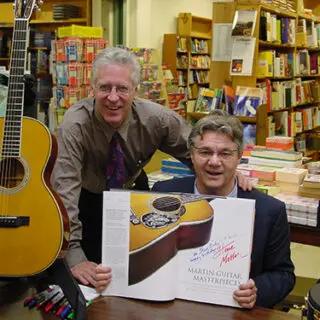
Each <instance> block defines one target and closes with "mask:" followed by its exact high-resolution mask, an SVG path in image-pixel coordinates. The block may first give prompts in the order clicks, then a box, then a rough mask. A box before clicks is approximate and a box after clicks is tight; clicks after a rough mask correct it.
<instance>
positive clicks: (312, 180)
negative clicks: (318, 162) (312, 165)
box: [302, 173, 320, 193]
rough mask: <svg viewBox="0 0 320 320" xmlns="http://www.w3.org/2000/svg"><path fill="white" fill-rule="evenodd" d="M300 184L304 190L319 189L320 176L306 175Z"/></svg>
mask: <svg viewBox="0 0 320 320" xmlns="http://www.w3.org/2000/svg"><path fill="white" fill-rule="evenodd" d="M302 184H303V186H304V187H306V188H314V189H320V174H310V173H309V174H307V175H306V177H305V178H304V180H303V183H302ZM319 193H320V190H319Z"/></svg>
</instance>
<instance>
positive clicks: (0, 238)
mask: <svg viewBox="0 0 320 320" xmlns="http://www.w3.org/2000/svg"><path fill="white" fill-rule="evenodd" d="M35 2H36V1H35V0H33V1H32V0H20V1H19V0H16V1H15V8H14V13H15V22H14V29H13V40H12V49H11V59H10V74H9V83H8V98H7V107H6V113H5V117H4V118H0V144H1V145H0V256H1V263H0V276H9V277H17V276H28V275H33V274H36V273H39V272H41V271H43V270H45V269H46V268H47V267H49V266H50V265H51V264H52V263H53V262H54V261H55V259H56V258H57V257H59V256H62V255H63V253H64V250H65V249H66V247H67V244H68V242H67V240H68V235H69V230H68V219H67V215H66V210H65V208H64V207H63V205H62V202H61V200H60V199H59V198H58V196H57V195H56V193H55V192H54V191H53V189H52V188H51V185H50V182H49V179H50V175H51V171H52V168H53V165H54V161H55V158H56V154H57V143H56V141H55V139H54V137H53V136H52V135H51V134H50V132H49V130H48V129H47V128H46V127H45V126H44V125H43V124H42V123H41V122H39V121H37V120H34V119H31V118H25V117H23V105H24V87H25V86H24V72H25V66H26V54H27V39H28V33H29V19H30V16H31V13H32V11H33V9H34V8H35V7H36V4H35Z"/></svg>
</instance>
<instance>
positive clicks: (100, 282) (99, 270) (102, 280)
mask: <svg viewBox="0 0 320 320" xmlns="http://www.w3.org/2000/svg"><path fill="white" fill-rule="evenodd" d="M71 272H72V275H73V276H74V277H75V278H76V279H77V280H78V281H80V282H81V283H82V284H84V285H86V286H88V285H91V286H93V287H95V288H96V290H97V291H98V292H102V291H103V290H104V289H105V288H106V287H107V285H108V284H109V283H110V281H111V268H109V267H105V266H102V265H97V264H96V263H94V262H91V261H83V262H80V263H79V264H76V265H75V266H73V267H72V268H71Z"/></svg>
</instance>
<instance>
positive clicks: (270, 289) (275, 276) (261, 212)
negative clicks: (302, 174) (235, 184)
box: [152, 177, 295, 308]
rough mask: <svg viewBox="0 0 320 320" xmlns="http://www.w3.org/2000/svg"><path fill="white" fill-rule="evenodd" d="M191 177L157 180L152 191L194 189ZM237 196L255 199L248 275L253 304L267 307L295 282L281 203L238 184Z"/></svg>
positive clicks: (271, 305) (188, 191)
mask: <svg viewBox="0 0 320 320" xmlns="http://www.w3.org/2000/svg"><path fill="white" fill-rule="evenodd" d="M194 181H195V177H186V178H181V179H173V180H167V181H161V182H157V183H155V185H154V186H153V188H152V191H159V192H184V193H194ZM238 198H244V199H254V200H256V216H255V223H254V236H253V249H252V253H251V270H250V278H251V279H253V280H254V281H255V283H256V286H257V288H258V294H257V301H256V305H259V306H262V307H266V308H271V307H273V306H274V305H275V304H277V303H279V302H280V301H281V300H282V299H283V298H284V297H285V296H286V295H287V294H288V293H289V292H290V291H291V290H292V288H293V286H294V284H295V275H294V266H293V263H292V261H291V258H290V239H289V225H288V220H287V214H286V209H285V205H284V203H283V202H281V201H279V200H277V199H275V198H273V197H270V196H268V195H266V194H263V193H262V192H260V191H257V190H252V191H250V192H244V191H242V190H241V189H240V188H238Z"/></svg>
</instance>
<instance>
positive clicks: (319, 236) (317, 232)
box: [290, 223, 320, 247]
mask: <svg viewBox="0 0 320 320" xmlns="http://www.w3.org/2000/svg"><path fill="white" fill-rule="evenodd" d="M290 237H291V241H293V242H298V243H302V244H308V245H311V246H318V247H320V228H316V227H308V226H303V225H299V224H294V223H290Z"/></svg>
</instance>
